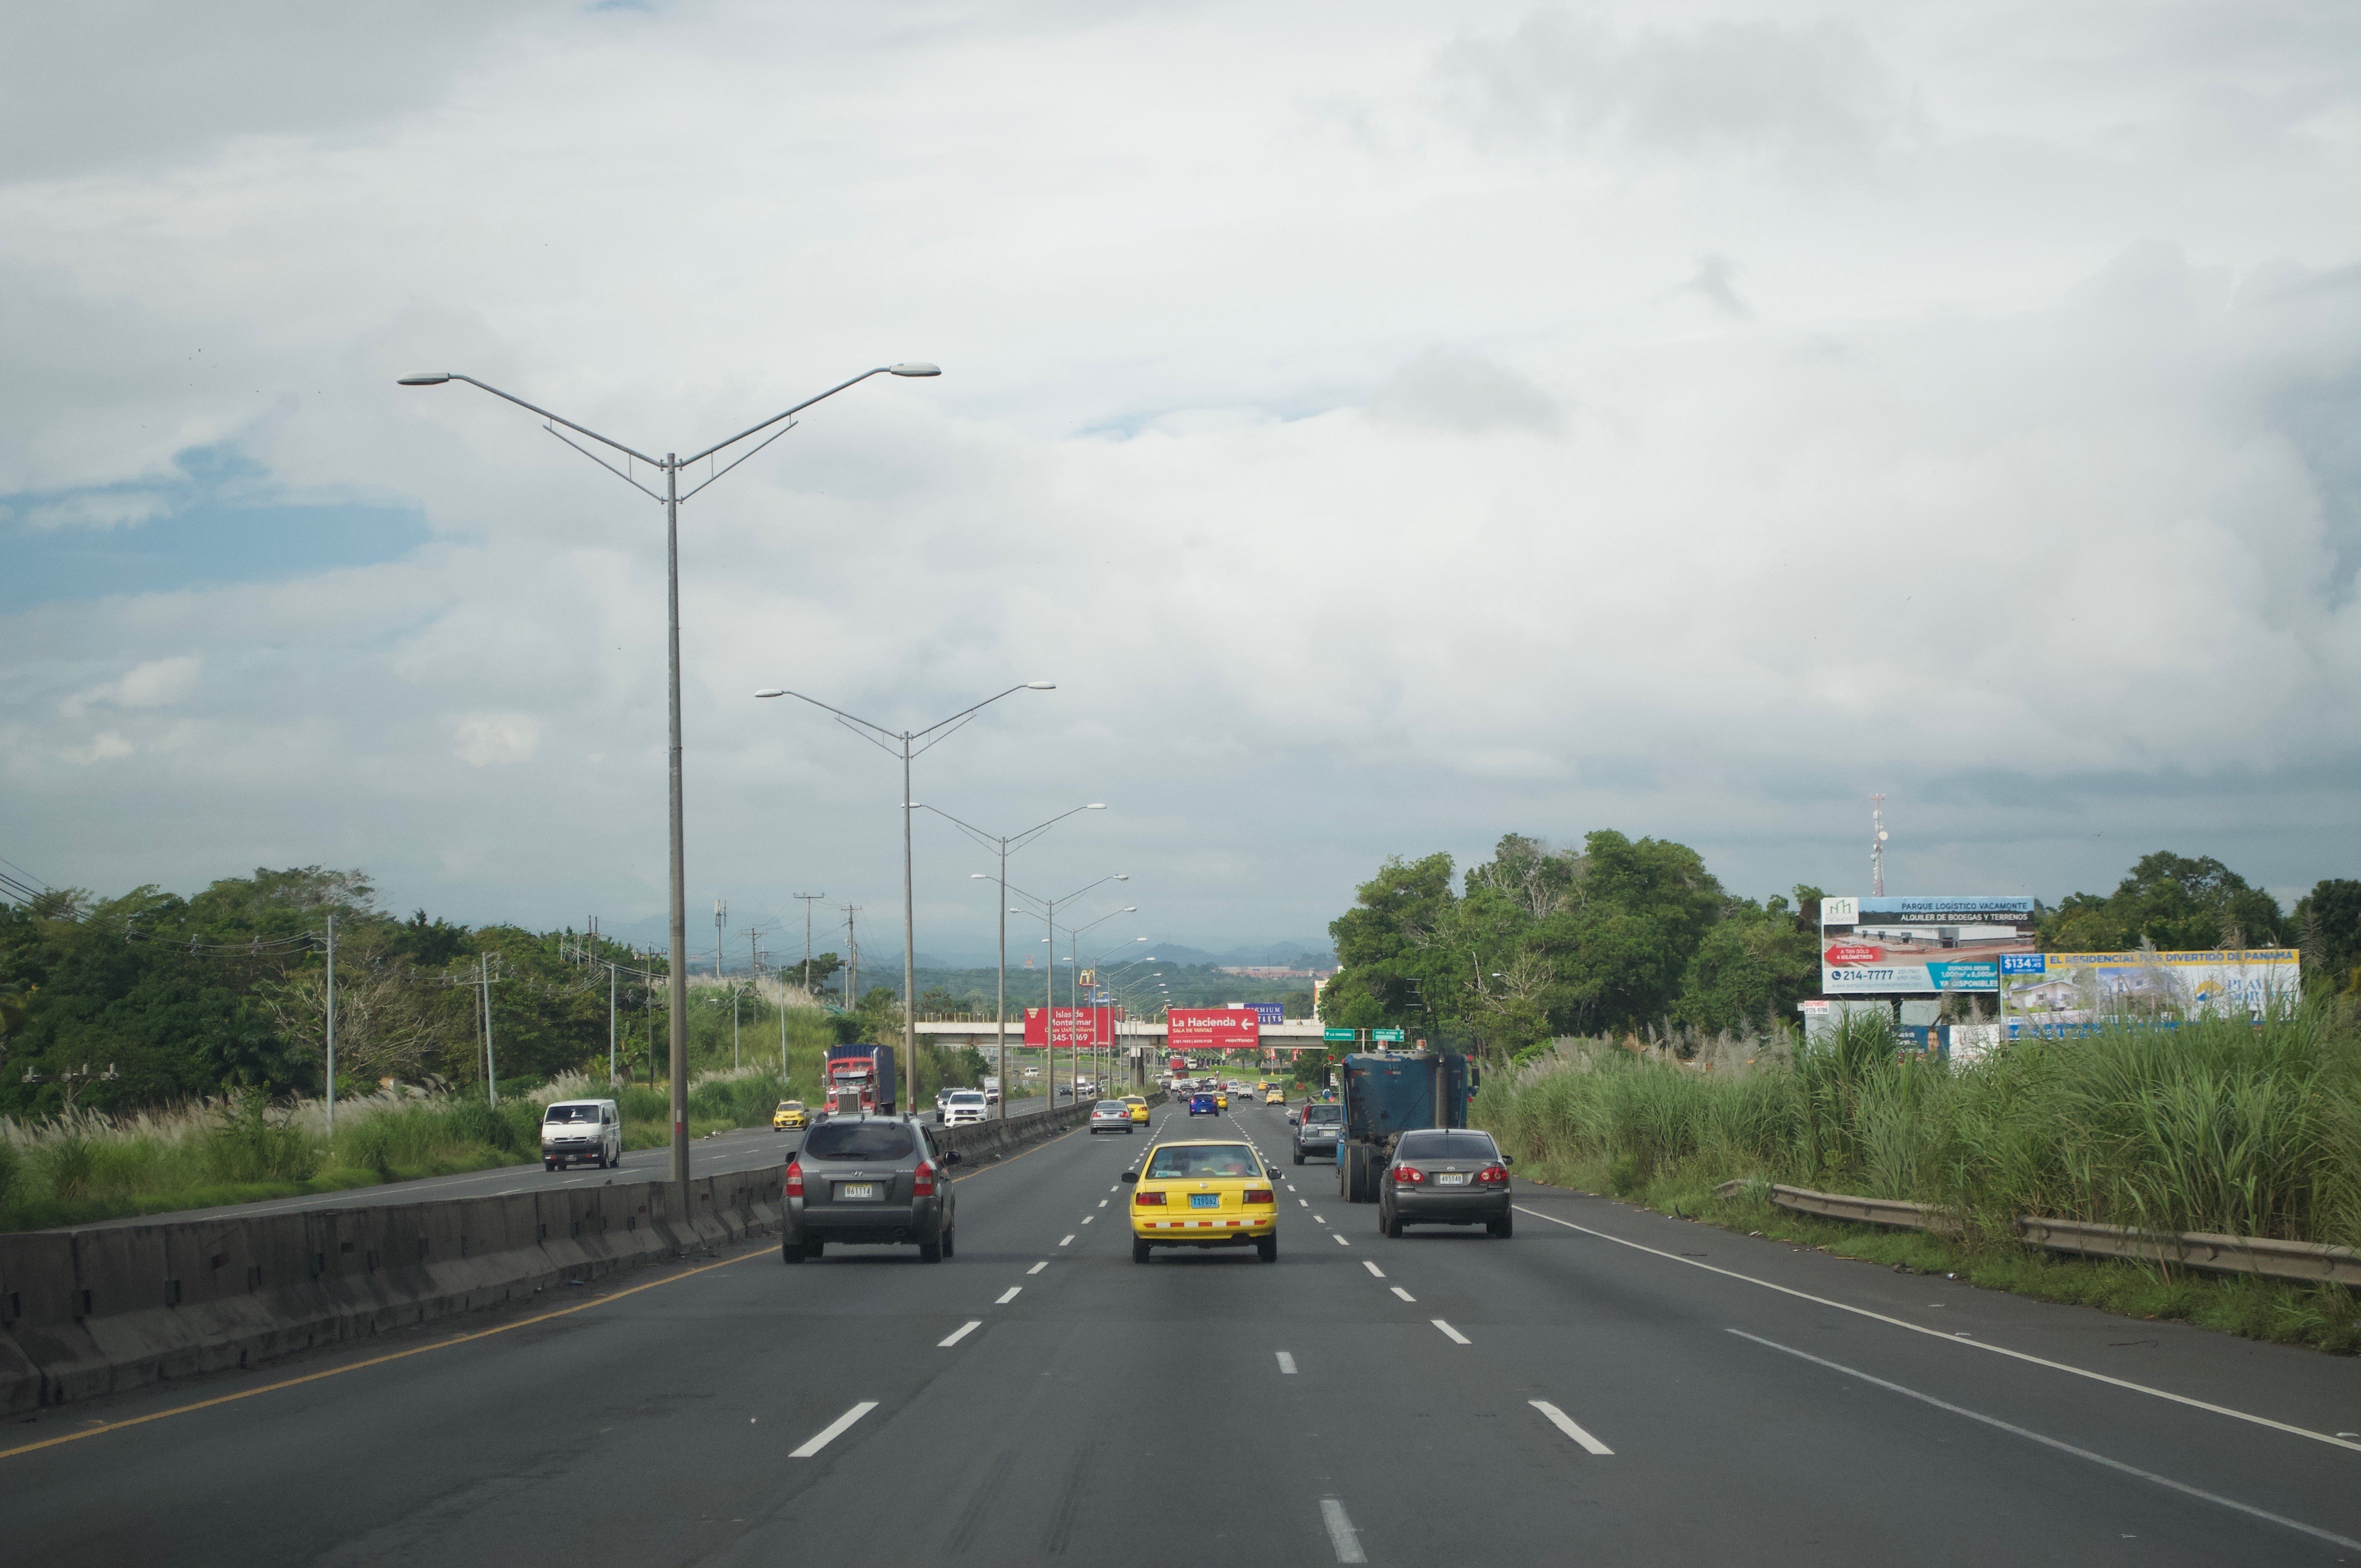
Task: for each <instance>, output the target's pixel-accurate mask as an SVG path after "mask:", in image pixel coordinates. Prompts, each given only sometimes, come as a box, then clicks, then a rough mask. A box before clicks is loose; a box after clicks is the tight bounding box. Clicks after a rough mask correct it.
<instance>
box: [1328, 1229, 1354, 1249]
mask: <svg viewBox="0 0 2361 1568" xmlns="http://www.w3.org/2000/svg"><path fill="white" fill-rule="evenodd" d="M1329 1234H1330V1235H1335V1233H1334V1231H1331V1232H1330V1233H1329ZM1336 1245H1338V1246H1351V1245H1353V1244H1352V1243H1351V1242H1348V1241H1346V1240H1345V1238H1344V1237H1342V1236H1336Z"/></svg>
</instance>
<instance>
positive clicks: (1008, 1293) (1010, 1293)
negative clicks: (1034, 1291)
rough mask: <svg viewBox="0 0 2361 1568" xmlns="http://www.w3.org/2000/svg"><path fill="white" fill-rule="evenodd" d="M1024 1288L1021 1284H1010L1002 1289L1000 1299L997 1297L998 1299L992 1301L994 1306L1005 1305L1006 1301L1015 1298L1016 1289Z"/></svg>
mask: <svg viewBox="0 0 2361 1568" xmlns="http://www.w3.org/2000/svg"><path fill="white" fill-rule="evenodd" d="M1024 1288H1025V1287H1023V1286H1022V1285H1012V1286H1010V1287H1009V1288H1007V1289H1006V1290H1005V1291H1004V1292H1003V1293H1002V1295H1001V1298H1000V1299H999V1300H997V1301H994V1303H993V1305H994V1306H995V1307H1005V1306H1006V1305H1008V1303H1009V1302H1011V1301H1014V1300H1015V1299H1016V1293H1017V1292H1018V1291H1020V1290H1022V1289H1024Z"/></svg>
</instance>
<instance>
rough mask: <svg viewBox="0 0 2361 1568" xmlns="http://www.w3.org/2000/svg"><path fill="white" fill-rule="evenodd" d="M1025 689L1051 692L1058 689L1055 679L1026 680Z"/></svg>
mask: <svg viewBox="0 0 2361 1568" xmlns="http://www.w3.org/2000/svg"><path fill="white" fill-rule="evenodd" d="M1025 689H1026V690H1027V691H1029V692H1053V691H1056V690H1057V689H1058V683H1057V682H1055V681H1027V682H1026V683H1025Z"/></svg>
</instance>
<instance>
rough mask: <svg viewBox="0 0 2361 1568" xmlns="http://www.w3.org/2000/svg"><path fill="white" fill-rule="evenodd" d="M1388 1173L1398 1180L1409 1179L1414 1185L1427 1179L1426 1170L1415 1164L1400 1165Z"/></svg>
mask: <svg viewBox="0 0 2361 1568" xmlns="http://www.w3.org/2000/svg"><path fill="white" fill-rule="evenodd" d="M1386 1174H1387V1175H1389V1176H1390V1177H1392V1178H1393V1179H1395V1180H1396V1181H1407V1182H1409V1183H1411V1185H1412V1186H1416V1185H1418V1184H1419V1183H1420V1182H1422V1181H1424V1180H1425V1179H1426V1172H1424V1171H1422V1170H1421V1169H1419V1168H1418V1167H1416V1166H1414V1165H1398V1166H1396V1167H1394V1168H1393V1169H1391V1170H1389V1171H1388V1172H1387V1173H1386Z"/></svg>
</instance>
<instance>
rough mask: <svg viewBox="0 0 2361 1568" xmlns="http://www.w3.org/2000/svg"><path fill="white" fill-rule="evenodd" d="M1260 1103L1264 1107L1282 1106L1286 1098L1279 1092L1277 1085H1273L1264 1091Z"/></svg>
mask: <svg viewBox="0 0 2361 1568" xmlns="http://www.w3.org/2000/svg"><path fill="white" fill-rule="evenodd" d="M1262 1102H1263V1103H1264V1104H1266V1105H1284V1104H1286V1103H1287V1096H1286V1095H1285V1094H1283V1093H1281V1092H1280V1091H1279V1086H1278V1085H1277V1084H1273V1085H1272V1086H1271V1087H1270V1088H1269V1089H1268V1090H1266V1091H1264V1092H1263V1097H1262Z"/></svg>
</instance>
